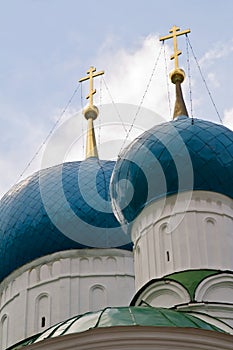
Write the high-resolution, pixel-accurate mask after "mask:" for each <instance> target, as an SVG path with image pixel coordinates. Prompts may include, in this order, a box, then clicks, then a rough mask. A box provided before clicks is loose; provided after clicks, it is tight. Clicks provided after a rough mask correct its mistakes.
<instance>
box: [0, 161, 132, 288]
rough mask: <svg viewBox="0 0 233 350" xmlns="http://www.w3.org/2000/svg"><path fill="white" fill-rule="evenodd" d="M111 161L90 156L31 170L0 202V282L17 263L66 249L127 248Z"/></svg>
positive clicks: (23, 262)
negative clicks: (114, 200)
mask: <svg viewBox="0 0 233 350" xmlns="http://www.w3.org/2000/svg"><path fill="white" fill-rule="evenodd" d="M114 164H115V162H113V161H104V160H99V159H98V158H95V157H91V158H88V159H87V160H84V161H76V162H68V163H64V164H61V165H56V166H53V167H50V168H48V169H44V170H41V171H39V172H36V173H35V174H34V175H32V176H30V177H28V178H27V179H26V180H23V181H22V182H20V183H19V184H17V185H15V186H14V187H13V188H12V189H11V190H10V191H9V192H8V193H6V195H5V196H4V197H3V198H2V199H1V201H0V213H1V214H0V243H1V244H0V260H1V264H0V281H1V280H2V279H3V278H4V277H6V276H7V275H9V274H10V273H11V272H12V271H14V270H15V269H17V268H19V267H20V266H22V265H24V264H26V263H28V262H30V261H32V260H34V259H36V258H39V257H41V256H45V255H47V254H51V253H54V252H58V251H63V250H67V249H80V248H122V249H127V250H131V248H132V245H131V243H130V239H129V237H128V235H127V230H126V229H124V230H123V229H122V227H121V226H120V225H119V223H118V221H117V220H116V218H115V216H114V214H113V212H112V209H111V203H110V195H109V182H110V177H111V174H112V170H113V167H114Z"/></svg>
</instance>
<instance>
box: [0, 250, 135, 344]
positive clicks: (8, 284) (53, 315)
mask: <svg viewBox="0 0 233 350" xmlns="http://www.w3.org/2000/svg"><path fill="white" fill-rule="evenodd" d="M134 291H135V287H134V266H133V255H132V253H131V252H129V251H125V250H120V249H82V250H69V251H64V252H58V253H54V254H52V255H48V256H45V257H42V258H39V259H37V260H35V261H33V262H31V263H29V264H26V265H24V266H22V267H21V268H19V269H18V270H16V271H14V272H13V273H12V274H11V275H9V276H8V277H7V278H6V279H5V280H4V281H3V282H2V283H1V285H0V296H1V299H0V344H1V346H0V349H1V350H4V349H5V348H7V347H9V346H10V345H12V344H15V343H17V342H19V341H21V340H22V339H26V338H27V337H29V336H31V335H33V334H36V333H39V332H41V331H43V330H45V329H46V328H48V327H49V326H51V325H53V324H56V323H58V322H60V321H63V320H66V319H68V318H69V317H72V316H74V315H78V314H82V313H85V312H87V311H96V310H98V309H101V308H104V307H106V306H125V305H127V304H129V302H130V300H131V298H132V295H133V294H134Z"/></svg>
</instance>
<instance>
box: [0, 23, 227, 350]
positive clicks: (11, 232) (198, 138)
mask: <svg viewBox="0 0 233 350" xmlns="http://www.w3.org/2000/svg"><path fill="white" fill-rule="evenodd" d="M187 33H189V30H184V31H180V29H179V28H178V27H176V26H173V27H172V29H171V30H170V32H169V34H168V35H167V36H164V37H161V38H160V40H161V41H165V40H168V39H172V40H173V44H174V54H173V55H172V56H171V59H173V60H174V70H173V71H172V72H171V73H170V79H171V82H172V84H174V88H175V92H176V100H175V106H174V114H173V119H172V121H169V122H165V123H161V124H159V125H155V126H154V127H152V128H151V129H149V130H147V131H145V132H144V133H142V134H141V135H139V136H138V137H137V138H136V139H135V140H134V141H133V142H132V143H130V144H129V145H128V146H127V147H126V148H125V149H124V150H123V151H122V152H121V153H120V154H119V156H118V159H117V161H116V162H115V161H111V160H102V159H99V155H98V149H97V145H96V137H95V129H94V120H95V119H96V118H97V117H98V114H99V110H98V108H97V107H96V106H95V105H94V101H93V100H94V94H95V92H96V90H95V89H94V78H97V77H98V76H100V75H102V74H103V71H99V72H96V69H95V68H94V67H90V69H89V70H88V72H87V76H85V77H84V78H81V79H80V83H82V82H83V81H88V82H89V84H90V90H89V95H88V96H87V98H88V100H89V104H88V105H87V107H86V108H85V109H84V111H83V114H84V117H85V118H86V120H87V136H86V158H85V160H82V161H73V162H65V163H62V164H57V165H55V166H52V167H48V168H43V169H42V170H40V171H38V172H36V173H34V174H33V175H31V176H29V177H27V178H26V179H24V180H22V181H21V182H19V183H18V184H16V185H15V186H13V187H12V188H11V189H10V190H9V191H8V192H7V193H6V194H5V195H4V196H3V197H2V199H1V202H0V258H1V265H0V349H1V350H6V349H7V350H19V349H22V350H24V348H25V350H45V349H46V350H55V349H56V350H74V349H75V350H77V349H78V350H87V349H88V350H100V349H101V350H102V349H112V350H135V349H138V350H144V349H145V350H147V349H148V350H149V349H151V350H152V349H153V350H156V349H158V350H160V349H164V350H168V349H169V350H170V349H174V350H178V349H179V350H180V349H187V350H193V349H198V350H213V349H216V350H230V349H233V337H232V336H233V186H232V179H233V132H232V131H231V130H229V129H227V128H226V127H224V126H223V125H220V124H215V123H213V122H210V121H206V120H202V119H198V118H193V117H189V115H188V111H187V108H186V105H185V100H184V98H183V93H182V83H183V81H184V79H185V72H184V71H183V70H182V69H181V68H180V67H179V61H178V58H179V55H180V54H181V51H179V50H178V43H177V41H178V40H177V38H178V37H179V36H180V35H187Z"/></svg>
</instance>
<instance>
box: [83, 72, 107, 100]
mask: <svg viewBox="0 0 233 350" xmlns="http://www.w3.org/2000/svg"><path fill="white" fill-rule="evenodd" d="M95 72H96V68H94V67H93V66H91V67H90V69H89V70H88V71H87V74H88V75H87V76H86V77H84V78H81V79H79V82H80V83H81V82H82V81H85V80H88V79H90V93H89V95H87V97H86V98H87V99H88V98H89V99H90V102H89V106H90V107H93V95H94V94H95V93H96V89H93V78H95V77H97V76H99V75H102V74H104V71H100V72H97V73H95Z"/></svg>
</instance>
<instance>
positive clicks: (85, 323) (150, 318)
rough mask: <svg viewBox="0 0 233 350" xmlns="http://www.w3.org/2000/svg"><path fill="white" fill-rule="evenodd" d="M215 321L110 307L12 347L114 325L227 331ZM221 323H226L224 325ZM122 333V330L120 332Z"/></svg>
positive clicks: (176, 313)
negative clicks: (216, 324)
mask: <svg viewBox="0 0 233 350" xmlns="http://www.w3.org/2000/svg"><path fill="white" fill-rule="evenodd" d="M209 319H210V320H211V322H213V323H209V322H207V321H204V320H202V319H201V318H198V317H196V316H193V315H191V314H189V313H188V312H184V311H176V310H170V309H164V308H155V307H148V306H147V307H143V306H140V307H137V306H131V307H108V308H105V309H104V310H99V311H96V312H87V313H85V314H83V315H78V316H75V317H72V318H70V319H68V320H66V321H63V322H60V323H59V324H56V325H54V326H52V327H50V328H49V329H47V330H45V331H44V332H42V333H40V334H37V335H34V336H32V337H31V338H29V339H27V340H26V341H22V342H20V343H18V344H16V345H14V346H13V347H11V348H10V350H17V349H21V348H23V347H25V346H28V345H30V344H35V343H39V342H41V341H45V340H46V339H51V338H56V337H62V336H65V335H69V334H77V333H82V332H85V331H89V330H91V329H97V328H110V327H119V326H121V327H137V331H138V332H140V326H144V327H146V326H148V327H176V328H195V329H203V330H206V331H215V332H220V333H225V332H224V330H222V329H221V328H219V327H218V326H215V325H214V323H216V320H217V319H214V318H211V317H209ZM219 324H220V326H223V327H224V326H225V324H221V322H219ZM119 334H120V331H119Z"/></svg>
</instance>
